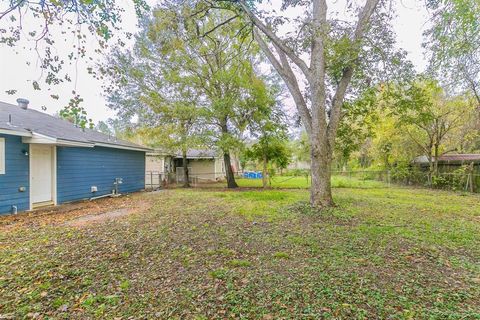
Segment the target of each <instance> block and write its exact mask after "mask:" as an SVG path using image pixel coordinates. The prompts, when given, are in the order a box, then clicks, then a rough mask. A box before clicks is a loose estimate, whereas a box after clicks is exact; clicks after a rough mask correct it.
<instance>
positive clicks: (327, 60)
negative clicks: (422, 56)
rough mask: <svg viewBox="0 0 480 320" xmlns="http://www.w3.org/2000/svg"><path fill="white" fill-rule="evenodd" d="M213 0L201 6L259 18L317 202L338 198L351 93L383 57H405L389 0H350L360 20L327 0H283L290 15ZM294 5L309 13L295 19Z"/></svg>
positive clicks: (261, 41) (258, 31)
mask: <svg viewBox="0 0 480 320" xmlns="http://www.w3.org/2000/svg"><path fill="white" fill-rule="evenodd" d="M208 3H209V2H208V1H207V5H205V7H206V8H204V9H203V10H202V8H200V9H199V10H198V11H199V12H205V11H209V10H211V9H212V7H213V8H217V7H222V8H228V9H230V10H232V11H233V13H232V16H231V17H230V18H229V19H226V20H225V21H228V20H231V19H234V18H235V17H242V18H245V19H247V20H248V21H249V22H250V24H252V25H253V35H254V38H255V40H256V42H257V43H258V45H259V47H260V48H261V50H262V51H263V53H264V54H265V55H266V56H267V57H268V59H269V61H270V63H271V64H272V65H273V67H274V68H275V70H276V71H277V72H278V74H279V75H280V76H281V78H282V79H283V80H284V82H285V84H286V85H287V87H288V89H289V91H290V93H291V96H292V97H293V100H294V102H295V104H296V107H297V110H298V113H299V115H300V117H301V120H302V123H303V126H304V127H305V130H306V132H307V134H308V137H309V140H310V146H311V171H312V187H311V191H310V202H311V205H312V206H314V207H316V208H320V209H321V208H325V207H329V206H332V205H333V199H332V194H331V185H330V176H331V173H330V169H331V162H332V153H333V150H334V148H335V138H336V135H337V129H338V126H339V123H340V120H341V117H342V107H343V104H344V102H345V99H346V97H348V96H352V95H355V94H357V93H358V90H359V89H361V88H362V86H364V85H365V83H363V84H362V79H363V81H364V82H368V83H369V82H373V81H378V80H379V77H378V75H377V74H375V72H374V71H375V70H378V67H379V64H380V62H381V61H385V60H387V61H390V62H394V64H395V65H398V64H399V63H400V62H401V60H402V53H398V52H395V50H393V49H392V48H393V44H394V42H395V41H394V40H393V37H392V33H391V29H390V26H389V23H388V21H389V20H390V18H391V17H390V15H389V14H388V12H387V11H388V9H386V7H384V6H383V4H384V2H382V1H380V0H367V1H366V2H365V4H364V6H363V7H361V8H357V7H355V5H354V3H353V2H349V7H348V9H347V11H348V14H349V15H350V16H351V17H352V16H356V18H352V19H351V20H354V22H352V21H348V19H343V18H342V19H340V17H335V15H331V16H330V17H329V16H328V14H327V13H328V12H327V11H328V10H327V1H326V0H310V1H282V7H281V11H283V12H282V13H283V16H282V15H280V16H272V15H269V14H268V13H267V12H265V11H262V10H260V9H258V7H257V4H256V3H255V2H249V1H244V0H238V1H215V2H214V3H213V4H211V3H210V5H209V4H208ZM291 7H301V8H302V9H303V10H304V14H303V15H301V16H300V17H295V18H292V19H288V17H286V16H285V12H286V11H287V10H288V9H289V8H291ZM287 22H290V23H292V24H294V25H295V30H293V31H292V32H290V33H286V35H285V32H280V30H281V29H282V26H283V25H284V24H285V23H287ZM385 58H386V59H385ZM365 80H366V81H365ZM368 83H367V84H368ZM352 84H355V86H354V87H355V90H353V87H352V86H351V85H352ZM349 89H350V90H349Z"/></svg>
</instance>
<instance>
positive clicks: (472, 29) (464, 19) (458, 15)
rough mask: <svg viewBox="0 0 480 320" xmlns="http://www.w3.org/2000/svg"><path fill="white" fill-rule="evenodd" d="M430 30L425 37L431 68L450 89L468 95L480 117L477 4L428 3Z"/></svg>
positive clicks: (472, 0)
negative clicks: (473, 100) (430, 13)
mask: <svg viewBox="0 0 480 320" xmlns="http://www.w3.org/2000/svg"><path fill="white" fill-rule="evenodd" d="M426 3H427V6H428V7H429V9H431V12H432V20H431V28H430V29H429V30H427V32H426V33H425V35H426V41H425V43H424V46H425V47H426V48H427V49H429V53H430V68H431V70H432V71H433V72H435V73H436V74H438V75H439V76H440V77H441V78H442V79H443V80H444V82H445V84H447V85H448V86H449V87H450V88H453V89H461V90H467V91H469V92H470V93H471V94H472V95H473V97H474V98H475V99H476V104H477V107H478V112H479V114H480V23H479V21H480V2H479V1H478V0H428V1H427V2H426Z"/></svg>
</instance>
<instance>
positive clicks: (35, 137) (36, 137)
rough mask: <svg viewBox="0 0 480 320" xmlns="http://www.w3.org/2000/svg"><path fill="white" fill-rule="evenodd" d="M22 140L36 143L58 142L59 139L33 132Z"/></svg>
mask: <svg viewBox="0 0 480 320" xmlns="http://www.w3.org/2000/svg"><path fill="white" fill-rule="evenodd" d="M22 142H23V143H34V144H57V139H56V138H52V137H49V136H45V135H43V134H38V133H35V132H32V135H31V136H30V137H24V138H22Z"/></svg>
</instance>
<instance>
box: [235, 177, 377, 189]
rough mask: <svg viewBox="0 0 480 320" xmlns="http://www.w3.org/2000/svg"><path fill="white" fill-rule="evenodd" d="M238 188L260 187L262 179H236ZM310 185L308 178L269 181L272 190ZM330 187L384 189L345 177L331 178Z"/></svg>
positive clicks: (304, 187) (373, 182)
mask: <svg viewBox="0 0 480 320" xmlns="http://www.w3.org/2000/svg"><path fill="white" fill-rule="evenodd" d="M237 183H238V185H239V186H240V187H249V188H257V187H261V186H262V179H237ZM310 185H311V180H310V177H309V178H308V179H307V177H305V176H303V177H294V176H291V177H288V176H287V177H285V176H275V177H273V178H272V181H271V186H270V187H271V188H274V189H285V188H286V189H306V188H309V187H310ZM332 186H333V187H334V188H384V187H386V186H385V184H383V183H382V182H380V181H375V180H360V179H356V178H349V177H345V176H339V175H336V176H332Z"/></svg>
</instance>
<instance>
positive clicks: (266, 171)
mask: <svg viewBox="0 0 480 320" xmlns="http://www.w3.org/2000/svg"><path fill="white" fill-rule="evenodd" d="M267 167H268V161H267V156H266V155H264V156H263V170H262V185H263V189H266V188H267V175H268V169H267Z"/></svg>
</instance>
